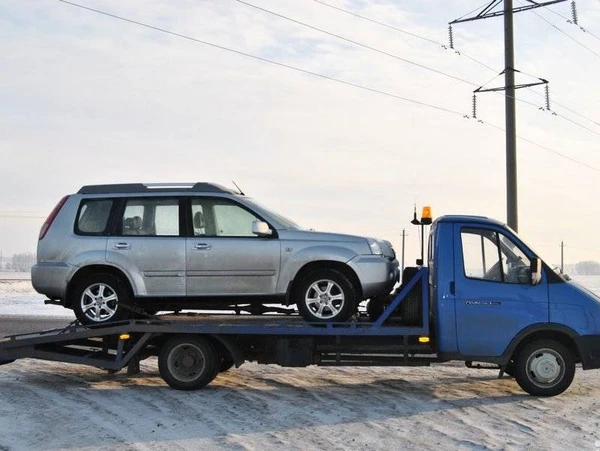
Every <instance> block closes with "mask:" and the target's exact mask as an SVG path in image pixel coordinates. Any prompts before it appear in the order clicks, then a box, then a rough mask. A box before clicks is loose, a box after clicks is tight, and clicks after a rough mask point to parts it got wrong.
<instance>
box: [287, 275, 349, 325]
mask: <svg viewBox="0 0 600 451" xmlns="http://www.w3.org/2000/svg"><path fill="white" fill-rule="evenodd" d="M295 298H296V305H297V306H298V311H299V312H300V315H302V317H303V318H304V319H305V320H306V321H308V322H326V321H328V322H341V321H346V320H347V319H348V318H350V316H351V315H352V314H353V313H354V309H355V307H356V301H357V294H356V289H355V288H354V285H352V282H351V281H350V280H349V279H348V277H346V276H345V275H344V274H342V273H340V272H338V271H335V270H333V269H320V270H317V271H314V272H312V273H310V274H309V275H308V276H306V277H305V278H304V279H303V280H302V281H301V282H300V284H299V285H298V288H297V289H296V296H295Z"/></svg>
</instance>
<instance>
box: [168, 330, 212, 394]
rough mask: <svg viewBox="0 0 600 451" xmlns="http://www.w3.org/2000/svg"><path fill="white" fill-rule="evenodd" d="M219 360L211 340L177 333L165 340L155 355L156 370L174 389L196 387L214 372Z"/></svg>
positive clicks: (206, 382)
mask: <svg viewBox="0 0 600 451" xmlns="http://www.w3.org/2000/svg"><path fill="white" fill-rule="evenodd" d="M219 369H220V361H219V358H218V355H217V352H216V351H215V348H214V346H213V344H212V343H211V342H210V341H208V340H207V339H206V338H203V337H194V336H189V337H188V336H185V335H182V336H177V337H173V338H171V339H170V340H168V341H167V342H166V343H165V344H164V345H163V346H162V348H161V350H160V353H159V355H158V371H159V372H160V376H161V377H162V378H163V379H164V381H165V382H166V383H167V384H169V385H170V386H171V387H173V388H175V389H177V390H196V389H199V388H202V387H204V386H206V385H208V384H209V383H210V382H211V381H212V380H213V379H214V378H215V377H216V376H217V374H218V372H219Z"/></svg>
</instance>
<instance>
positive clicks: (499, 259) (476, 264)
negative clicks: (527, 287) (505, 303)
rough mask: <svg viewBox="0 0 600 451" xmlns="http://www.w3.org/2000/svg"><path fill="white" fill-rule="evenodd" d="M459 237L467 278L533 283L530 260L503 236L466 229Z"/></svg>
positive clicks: (486, 231) (482, 230) (493, 232)
mask: <svg viewBox="0 0 600 451" xmlns="http://www.w3.org/2000/svg"><path fill="white" fill-rule="evenodd" d="M460 237H461V242H462V251H463V264H464V268H463V269H464V272H465V276H467V277H469V278H472V279H482V280H489V281H494V282H505V283H522V284H525V283H529V282H530V278H531V273H530V269H529V268H530V264H531V261H530V260H529V258H527V256H526V255H525V254H524V253H523V251H521V249H519V248H518V247H517V245H516V244H515V243H513V242H512V241H511V240H510V239H509V238H508V237H506V236H505V235H503V234H502V233H498V232H495V231H493V230H487V229H473V228H463V229H462V230H461V234H460Z"/></svg>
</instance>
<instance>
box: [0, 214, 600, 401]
mask: <svg viewBox="0 0 600 451" xmlns="http://www.w3.org/2000/svg"><path fill="white" fill-rule="evenodd" d="M413 223H415V224H418V225H419V226H420V227H421V228H422V232H424V231H425V227H426V226H428V225H431V227H430V233H429V243H428V246H427V247H428V250H427V253H426V256H425V255H424V254H425V252H424V241H425V240H424V238H423V239H422V242H421V253H422V255H421V259H419V260H417V266H416V267H409V268H405V270H404V272H403V279H402V281H403V283H402V285H401V286H400V287H399V288H398V289H397V290H396V291H395V292H394V293H393V294H391V295H390V296H389V297H386V298H377V299H371V300H370V301H369V305H368V306H367V312H366V313H364V312H363V313H361V314H358V313H357V315H356V316H355V318H354V320H353V321H351V322H345V323H318V324H317V323H306V322H304V321H303V320H302V318H300V317H298V316H294V315H292V316H284V315H267V314H265V315H244V314H239V315H232V314H230V315H224V314H216V313H209V314H192V315H190V314H169V315H158V316H151V315H147V317H146V318H140V313H142V312H139V311H138V312H136V318H137V319H131V320H128V321H120V322H115V323H111V324H106V325H99V326H83V325H81V324H78V323H77V322H74V323H73V324H71V325H70V326H68V327H66V328H64V329H55V330H48V331H41V332H36V333H30V334H20V335H12V336H8V337H4V338H2V339H0V364H5V363H10V362H12V361H14V360H16V359H19V358H37V359H45V360H54V361H61V362H70V363H77V364H86V365H91V366H94V367H98V368H103V369H107V370H109V371H119V370H121V369H123V368H124V367H127V368H128V374H132V373H135V372H136V371H137V370H139V361H140V360H142V359H145V358H147V357H149V356H158V367H159V372H160V375H161V377H162V378H163V379H164V380H165V381H166V382H167V383H168V384H169V385H170V386H171V387H173V388H176V389H181V390H193V389H198V388H201V387H204V386H205V385H207V384H209V383H210V382H211V381H212V380H213V379H214V378H215V377H216V376H217V375H218V374H219V372H222V371H226V370H228V369H229V368H231V367H232V366H234V365H235V366H236V367H237V366H240V365H241V364H243V363H244V362H246V361H256V362H258V363H266V364H279V365H281V366H294V367H303V366H308V365H321V366H342V365H344V366H426V365H430V364H431V363H436V362H438V363H439V362H448V361H464V362H465V364H466V366H468V367H473V368H496V369H498V370H499V374H500V377H502V375H503V374H508V375H510V376H514V378H515V379H516V381H517V383H518V384H519V386H520V387H521V388H522V389H523V390H524V391H526V392H527V393H530V394H531V395H535V396H554V395H558V394H560V393H562V392H563V391H565V390H566V389H567V388H568V387H569V386H570V384H571V382H572V381H573V378H574V375H575V369H576V365H578V364H580V365H581V367H582V368H583V369H584V370H588V369H594V368H600V298H599V297H598V296H596V295H595V294H593V293H592V292H590V291H588V290H586V289H585V288H584V287H582V286H580V285H578V284H576V283H575V282H573V281H571V280H568V278H567V277H565V276H563V275H561V274H558V273H556V272H555V271H553V270H552V269H551V268H550V267H549V266H548V265H546V264H545V263H544V262H542V260H541V259H540V258H539V257H538V256H537V255H536V254H535V253H534V252H533V250H531V248H530V247H528V246H527V245H526V244H525V243H524V242H523V241H522V240H521V239H520V238H519V237H518V236H517V235H516V233H515V232H513V231H512V230H511V229H510V228H509V227H507V226H506V225H504V224H502V223H501V222H498V221H496V220H493V219H489V218H485V217H478V216H442V217H440V218H439V219H437V220H436V221H435V222H432V220H431V217H430V210H428V209H424V214H423V217H422V218H421V219H420V220H417V219H416V215H415V219H414V220H413ZM422 236H423V237H424V234H422ZM423 257H426V260H427V261H426V263H427V264H426V265H424V261H423V260H424V258H423Z"/></svg>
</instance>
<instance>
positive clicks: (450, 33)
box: [448, 25, 454, 49]
mask: <svg viewBox="0 0 600 451" xmlns="http://www.w3.org/2000/svg"><path fill="white" fill-rule="evenodd" d="M448 41H449V42H450V48H451V49H454V35H453V33H452V25H448Z"/></svg>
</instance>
